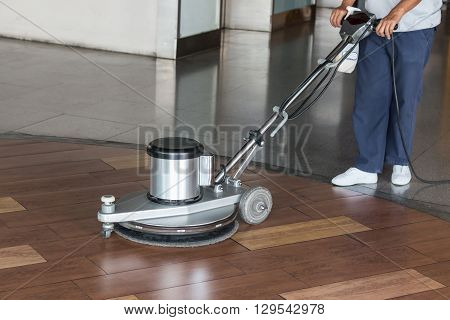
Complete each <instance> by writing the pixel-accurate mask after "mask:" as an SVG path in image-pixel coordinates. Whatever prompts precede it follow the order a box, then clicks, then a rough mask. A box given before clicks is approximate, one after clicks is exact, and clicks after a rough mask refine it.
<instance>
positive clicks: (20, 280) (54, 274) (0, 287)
mask: <svg viewBox="0 0 450 320" xmlns="http://www.w3.org/2000/svg"><path fill="white" fill-rule="evenodd" d="M104 274H105V273H104V272H103V271H102V270H101V269H100V268H98V267H97V266H96V265H94V264H93V263H92V262H91V261H89V260H88V259H86V258H84V257H78V258H67V259H64V260H62V261H60V262H58V263H57V262H47V263H40V264H35V265H29V266H23V267H18V268H12V269H3V270H0V291H12V290H15V289H17V288H19V289H21V288H26V287H34V286H40V285H46V284H51V283H58V282H65V281H69V280H75V279H81V278H87V277H94V276H99V275H104Z"/></svg>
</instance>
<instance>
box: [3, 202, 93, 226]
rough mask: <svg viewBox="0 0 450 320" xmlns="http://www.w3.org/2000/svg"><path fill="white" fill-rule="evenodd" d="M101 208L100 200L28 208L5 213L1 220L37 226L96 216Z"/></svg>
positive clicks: (19, 224)
mask: <svg viewBox="0 0 450 320" xmlns="http://www.w3.org/2000/svg"><path fill="white" fill-rule="evenodd" d="M99 208H100V203H99V201H98V200H97V201H92V202H84V203H77V204H66V205H63V206H56V207H50V208H42V209H35V210H28V211H24V212H15V213H4V214H1V215H0V221H2V222H3V223H4V224H5V225H6V226H8V227H10V228H16V227H24V226H37V225H44V224H51V223H56V222H62V221H69V220H76V219H84V218H89V217H94V216H96V215H97V211H98V209H99Z"/></svg>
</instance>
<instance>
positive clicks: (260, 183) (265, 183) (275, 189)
mask: <svg viewBox="0 0 450 320" xmlns="http://www.w3.org/2000/svg"><path fill="white" fill-rule="evenodd" d="M244 184H245V185H247V186H250V187H265V188H267V189H269V190H270V192H271V193H272V195H273V194H276V193H283V192H284V190H283V189H282V188H280V187H279V186H277V185H276V184H274V183H272V182H270V181H269V180H266V179H258V180H252V181H247V182H244Z"/></svg>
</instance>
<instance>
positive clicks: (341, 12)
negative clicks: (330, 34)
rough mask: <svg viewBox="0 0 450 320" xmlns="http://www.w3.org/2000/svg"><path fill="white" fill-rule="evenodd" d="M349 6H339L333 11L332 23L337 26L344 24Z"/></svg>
mask: <svg viewBox="0 0 450 320" xmlns="http://www.w3.org/2000/svg"><path fill="white" fill-rule="evenodd" d="M346 8H347V7H346V6H343V5H341V6H339V7H337V8H335V9H333V11H332V12H331V17H330V22H331V25H332V26H333V27H335V28H340V27H341V25H342V20H343V19H344V18H345V16H346V15H347V9H346Z"/></svg>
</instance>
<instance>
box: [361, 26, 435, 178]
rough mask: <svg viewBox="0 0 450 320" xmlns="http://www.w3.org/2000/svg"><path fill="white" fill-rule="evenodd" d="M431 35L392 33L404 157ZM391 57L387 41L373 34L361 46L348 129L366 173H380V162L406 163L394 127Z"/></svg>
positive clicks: (426, 32)
mask: <svg viewBox="0 0 450 320" xmlns="http://www.w3.org/2000/svg"><path fill="white" fill-rule="evenodd" d="M434 34H435V28H432V29H425V30H418V31H411V32H401V33H396V34H395V41H394V44H395V74H396V82H397V93H398V100H399V107H400V123H401V126H402V129H403V130H402V131H403V135H404V138H405V143H406V146H407V152H408V154H409V153H411V150H412V145H413V136H414V128H415V123H416V110H417V106H418V105H419V100H420V97H421V95H422V86H423V73H424V68H425V65H426V63H427V61H428V58H429V55H430V51H431V47H432V44H433V38H434ZM391 57H392V43H391V41H390V40H387V39H385V38H382V37H379V36H377V35H376V34H375V33H372V34H371V35H370V36H369V37H367V38H366V39H364V40H363V41H361V43H360V53H359V62H358V65H357V81H356V93H355V107H354V111H353V129H354V132H355V137H356V142H357V145H358V150H359V155H358V157H357V159H356V164H355V166H356V167H357V168H358V169H360V170H362V171H365V172H372V173H380V172H382V170H383V167H384V164H385V163H386V164H390V165H396V164H398V165H407V164H408V161H407V157H406V154H405V152H404V148H403V145H402V141H401V137H400V132H399V129H398V125H397V112H396V105H395V98H394V94H393V93H394V91H393V83H392V64H391Z"/></svg>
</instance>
